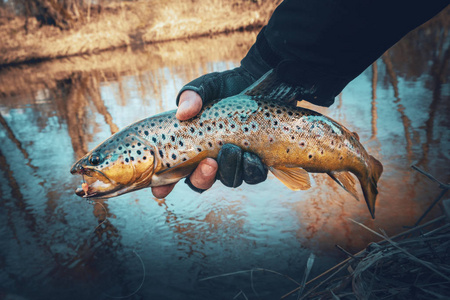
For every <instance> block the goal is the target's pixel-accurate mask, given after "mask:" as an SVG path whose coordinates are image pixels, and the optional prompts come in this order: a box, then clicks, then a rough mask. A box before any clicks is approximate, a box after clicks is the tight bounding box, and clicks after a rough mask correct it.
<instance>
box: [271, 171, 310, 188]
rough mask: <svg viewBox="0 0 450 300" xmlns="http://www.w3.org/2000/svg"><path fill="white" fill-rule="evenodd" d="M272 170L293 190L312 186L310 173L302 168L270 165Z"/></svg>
mask: <svg viewBox="0 0 450 300" xmlns="http://www.w3.org/2000/svg"><path fill="white" fill-rule="evenodd" d="M269 169H270V171H271V172H272V173H273V175H275V177H277V178H278V179H279V180H280V181H281V182H282V183H284V184H285V185H286V186H287V187H288V188H290V189H291V190H293V191H298V190H307V189H309V188H310V187H311V182H310V181H309V174H308V172H306V171H305V170H303V169H302V168H288V167H277V168H274V167H270V168H269Z"/></svg>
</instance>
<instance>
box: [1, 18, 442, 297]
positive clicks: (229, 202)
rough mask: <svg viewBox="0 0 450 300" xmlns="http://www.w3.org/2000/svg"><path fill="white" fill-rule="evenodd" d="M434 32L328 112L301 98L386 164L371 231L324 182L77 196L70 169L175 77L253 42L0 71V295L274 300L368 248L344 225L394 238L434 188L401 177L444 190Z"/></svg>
mask: <svg viewBox="0 0 450 300" xmlns="http://www.w3.org/2000/svg"><path fill="white" fill-rule="evenodd" d="M446 34H447V32H446V31H445V30H443V29H442V27H441V25H440V24H439V23H438V22H437V23H436V22H435V23H431V24H429V26H426V27H424V28H422V29H420V30H418V31H416V32H414V33H412V34H410V35H409V36H408V37H407V38H405V39H404V40H403V41H402V42H400V43H398V44H397V45H396V46H395V47H393V48H392V49H390V50H389V51H388V52H387V53H386V54H385V55H383V57H382V58H380V59H379V60H378V61H377V62H376V63H374V65H373V66H371V67H369V68H368V69H367V70H366V71H364V72H363V73H362V74H361V75H360V76H359V77H358V78H356V79H355V80H354V81H352V82H351V83H350V84H349V85H348V86H347V87H346V88H345V90H344V91H343V93H342V94H341V95H340V97H339V98H337V99H336V102H335V104H334V105H333V106H331V107H330V108H319V107H313V106H311V105H308V104H307V103H302V105H305V106H307V107H308V108H312V109H316V110H319V111H320V112H322V113H324V114H326V115H328V116H330V117H331V118H333V119H335V120H337V121H338V122H340V123H342V124H344V125H345V126H347V127H348V128H349V129H350V130H352V131H356V132H357V133H358V134H359V137H360V140H361V142H362V143H363V145H364V146H365V147H366V149H367V150H368V152H369V153H370V154H372V155H373V156H375V157H377V158H378V159H379V160H380V161H381V162H382V163H383V165H384V173H383V175H382V177H381V180H380V182H379V196H378V201H377V206H376V219H375V220H372V219H371V218H370V214H369V212H368V210H367V207H366V204H365V203H364V201H362V202H357V201H355V200H354V199H353V198H352V197H351V196H350V195H349V194H348V193H346V192H345V191H344V190H343V189H342V188H340V187H339V186H337V184H336V183H334V182H333V181H332V180H331V179H330V178H327V176H326V175H324V174H317V175H313V176H312V188H311V189H310V190H308V191H299V192H293V191H290V190H289V189H287V188H286V187H285V186H284V185H283V184H282V183H281V182H279V181H278V180H277V179H276V178H274V177H273V176H269V178H268V180H267V181H265V182H264V183H262V184H259V185H257V186H249V185H245V184H243V185H242V186H241V187H239V188H236V189H229V188H226V187H224V186H223V185H221V183H219V182H217V183H216V184H215V185H214V186H213V187H212V188H211V189H210V190H209V191H207V192H205V193H203V194H201V195H200V194H196V193H194V192H192V191H191V190H190V189H189V188H188V187H187V186H186V185H185V184H182V183H180V184H178V185H177V186H176V187H175V189H174V191H173V192H172V193H171V194H170V195H169V196H168V197H167V198H166V199H165V200H159V201H158V200H156V199H154V198H153V197H152V194H151V191H150V190H149V189H146V190H141V191H138V192H133V193H129V194H126V195H123V196H120V197H117V198H113V199H109V200H107V201H105V202H102V203H89V202H87V201H85V200H83V199H81V198H79V197H77V196H76V195H75V194H74V189H75V188H76V187H77V186H79V184H80V178H78V177H77V176H71V175H70V173H69V170H70V167H71V165H72V164H73V163H74V162H75V161H76V160H77V158H79V157H81V156H82V155H83V154H84V153H85V152H86V151H88V150H90V149H91V148H93V147H94V146H96V145H97V144H98V143H100V142H102V141H103V140H104V139H106V138H107V137H109V136H110V135H111V133H113V132H116V131H117V130H118V129H120V128H123V127H124V126H126V125H128V124H129V123H131V122H134V121H136V120H139V119H142V118H145V117H147V116H150V115H153V114H156V113H159V112H162V111H166V110H169V109H174V108H175V103H174V102H175V101H174V99H175V96H176V94H177V91H178V90H179V89H180V88H181V87H182V86H183V84H185V83H187V82H188V81H190V80H192V79H194V78H196V77H198V76H200V75H202V74H204V73H207V72H211V71H221V70H226V69H229V68H232V67H235V66H238V65H239V61H240V59H241V58H242V57H243V56H244V55H245V53H246V51H247V50H248V48H249V47H250V46H251V44H252V43H253V41H254V39H255V37H256V33H254V32H243V33H235V34H232V35H223V36H216V37H205V38H200V39H195V40H189V41H175V42H170V43H163V44H154V45H146V46H145V47H141V48H137V49H119V50H115V51H110V52H103V53H100V54H93V55H91V56H85V57H73V58H68V59H63V60H58V61H50V62H42V63H36V64H31V65H26V66H18V67H9V68H4V69H2V70H0V112H1V118H0V123H1V124H0V138H1V143H0V198H1V203H0V206H1V209H0V298H6V299H111V298H112V299H117V298H121V297H127V296H129V295H131V297H129V299H234V297H235V299H246V297H247V298H248V299H256V298H258V296H259V298H260V299H278V298H279V297H280V296H282V295H284V294H286V293H287V292H289V291H291V290H292V289H294V288H296V287H297V284H296V283H294V282H293V281H292V280H295V281H297V282H299V281H301V280H302V276H303V271H304V269H305V265H306V261H307V259H308V257H310V254H311V253H313V254H314V255H315V262H314V265H313V269H312V272H311V274H310V277H309V278H312V276H315V275H318V274H320V273H321V272H323V271H324V270H326V269H328V268H330V267H331V266H333V265H334V264H336V263H337V262H339V261H341V260H342V259H345V255H344V254H343V253H342V252H340V251H339V250H337V249H336V248H335V245H340V246H341V247H343V248H344V249H346V250H348V251H350V252H353V253H354V252H357V251H359V250H361V249H362V248H364V247H365V246H366V245H367V244H368V243H370V242H371V241H377V240H378V238H377V237H376V236H374V235H372V234H371V233H370V232H368V231H366V230H365V229H363V228H362V227H360V226H358V225H355V224H353V223H352V222H351V221H350V220H349V219H350V218H351V219H354V220H357V221H359V222H361V223H363V224H365V225H366V226H369V227H371V228H373V229H375V230H377V229H378V228H383V229H384V230H386V232H387V233H388V234H389V235H393V234H396V233H399V232H401V231H403V230H404V227H403V226H407V225H412V224H414V223H415V222H416V220H417V219H418V218H419V217H420V216H421V215H422V213H423V212H424V211H425V210H426V208H427V207H428V206H429V205H430V203H431V202H432V201H433V200H434V198H435V197H436V196H437V195H438V194H439V192H440V190H439V188H438V186H437V184H436V183H434V182H432V181H430V180H429V179H427V178H426V177H424V176H423V175H421V174H419V173H418V172H416V171H414V170H413V169H411V167H410V166H411V165H412V164H414V165H417V166H419V167H420V168H422V169H423V170H426V171H427V172H429V173H431V174H433V175H435V176H436V178H438V179H440V180H441V181H444V182H448V181H449V179H450V169H449V161H450V142H449V140H450V131H449V127H450V121H449V118H448V116H449V105H450V101H449V100H450V99H449V98H450V88H449V83H448V79H449V76H448V69H447V68H446V67H445V66H446V65H447V66H448V60H449V50H448V49H449V48H448V47H449V41H448V38H447V36H446ZM439 214H441V211H440V208H439V207H438V206H437V207H436V208H434V209H433V210H432V211H431V213H430V214H429V215H428V217H427V218H426V219H430V218H433V217H435V216H437V215H439ZM252 269H253V271H250V270H252ZM261 269H265V270H266V271H261ZM268 270H271V271H274V272H277V273H279V274H277V273H274V272H271V271H268ZM239 271H241V272H239ZM227 273H232V274H229V275H227V276H222V277H215V278H211V279H208V277H211V276H216V275H221V274H227ZM280 274H282V275H280ZM284 275H285V276H284ZM286 276H289V278H291V279H292V280H291V279H289V278H287V277H286ZM205 278H206V279H207V280H202V279H205ZM296 297H297V295H296V294H293V296H291V297H290V298H289V299H297V298H296Z"/></svg>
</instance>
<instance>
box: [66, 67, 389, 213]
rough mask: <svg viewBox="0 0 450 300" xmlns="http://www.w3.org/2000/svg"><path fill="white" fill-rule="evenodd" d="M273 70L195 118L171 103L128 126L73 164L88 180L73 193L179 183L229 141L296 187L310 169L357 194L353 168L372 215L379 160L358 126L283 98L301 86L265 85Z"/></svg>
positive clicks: (305, 182)
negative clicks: (354, 129)
mask: <svg viewBox="0 0 450 300" xmlns="http://www.w3.org/2000/svg"><path fill="white" fill-rule="evenodd" d="M269 75H270V76H272V75H271V74H266V75H265V76H263V78H261V79H260V80H259V81H257V82H256V83H255V84H254V85H252V86H251V87H249V88H248V89H246V90H245V91H243V92H242V93H240V94H239V95H235V96H231V97H227V98H224V99H218V100H215V101H212V102H210V103H208V104H206V105H204V107H203V108H202V110H201V111H200V113H199V114H198V115H197V116H195V117H194V118H192V119H189V120H186V121H180V120H178V119H177V118H176V117H175V114H176V110H172V111H167V112H163V113H160V114H157V115H155V116H152V117H149V118H146V119H143V120H140V121H138V122H135V123H133V124H131V125H129V126H127V127H125V128H124V129H122V130H121V131H119V132H117V133H116V134H114V135H112V136H111V137H110V138H108V139H107V140H105V141H104V142H102V143H101V144H99V145H98V146H97V147H95V148H94V149H92V150H91V151H90V152H89V153H87V154H86V155H85V156H84V157H82V158H81V159H79V160H78V161H77V162H76V163H75V164H74V165H73V166H72V168H71V170H70V172H71V173H72V174H74V175H82V176H83V178H84V180H85V182H84V183H85V185H84V186H83V189H81V188H78V189H76V191H75V193H76V194H77V195H78V196H82V197H85V198H111V197H116V196H119V195H123V194H125V193H128V192H131V191H136V190H139V189H143V188H147V187H156V186H162V185H167V184H170V183H175V182H178V181H179V180H180V179H182V178H184V177H187V176H189V175H190V174H191V173H192V172H193V170H194V169H195V168H196V167H197V165H198V164H199V163H200V162H201V161H202V160H203V159H205V158H207V157H211V158H217V156H218V153H219V151H220V149H221V148H222V146H223V145H225V144H228V143H231V144H234V145H237V146H239V147H241V148H242V149H243V150H244V151H248V152H252V153H255V154H256V155H258V156H259V158H260V159H261V161H262V163H263V164H265V165H266V166H267V168H268V169H269V170H270V171H271V172H272V173H273V175H274V176H275V177H276V178H278V179H279V180H280V181H281V182H282V183H284V184H285V185H286V186H287V187H288V188H289V189H291V190H294V191H298V190H307V189H309V188H310V187H311V183H310V177H309V173H326V174H328V175H329V176H330V177H331V178H332V179H333V180H334V181H336V182H337V183H338V184H339V185H340V186H342V187H343V188H344V189H345V190H346V191H347V192H349V194H350V195H352V196H353V197H354V198H355V199H357V200H359V197H358V192H357V190H356V188H355V184H356V182H355V179H354V177H353V176H352V175H351V173H352V174H353V175H355V176H356V178H357V179H358V180H359V183H360V185H361V189H362V192H363V195H364V199H365V201H366V203H367V206H368V208H369V212H370V214H371V216H372V218H375V203H376V197H377V194H378V190H377V183H378V181H379V178H380V176H381V173H382V172H383V166H382V164H381V163H380V162H379V161H378V160H377V159H375V158H374V157H373V156H371V155H369V154H368V153H367V151H366V150H365V148H364V146H363V145H362V144H361V142H360V141H359V137H358V135H357V134H356V133H354V132H351V131H350V130H348V129H347V128H345V127H344V126H343V125H341V124H339V123H338V122H336V121H334V120H333V119H331V118H328V117H326V116H324V115H322V114H320V113H319V112H316V111H313V110H310V109H306V108H303V107H297V106H293V105H290V104H289V103H285V102H283V101H280V100H286V99H288V98H289V99H291V98H293V97H294V96H295V95H296V93H297V92H298V90H297V89H296V88H293V87H286V86H283V85H280V84H278V85H277V88H273V87H270V89H268V88H267V87H268V83H270V81H269V80H267V77H268V76H269ZM270 76H269V78H270ZM272 83H273V82H272ZM269 86H270V84H269ZM272 86H273V85H272ZM267 91H270V92H267Z"/></svg>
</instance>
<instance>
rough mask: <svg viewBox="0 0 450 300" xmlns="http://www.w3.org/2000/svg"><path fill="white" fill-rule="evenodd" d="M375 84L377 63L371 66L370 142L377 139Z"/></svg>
mask: <svg viewBox="0 0 450 300" xmlns="http://www.w3.org/2000/svg"><path fill="white" fill-rule="evenodd" d="M377 82H378V65H377V62H374V63H373V64H372V102H371V104H372V135H371V136H370V139H371V140H374V139H376V138H377V132H378V129H377V117H378V116H377V101H376V100H377Z"/></svg>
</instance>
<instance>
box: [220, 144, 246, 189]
mask: <svg viewBox="0 0 450 300" xmlns="http://www.w3.org/2000/svg"><path fill="white" fill-rule="evenodd" d="M217 163H218V165H219V170H218V171H217V179H219V180H220V181H221V182H222V183H223V184H224V185H226V186H228V187H238V186H240V185H241V184H242V182H243V176H242V149H241V148H239V147H238V146H236V145H233V144H225V145H224V146H223V147H222V149H221V150H220V152H219V155H218V156H217Z"/></svg>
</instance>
